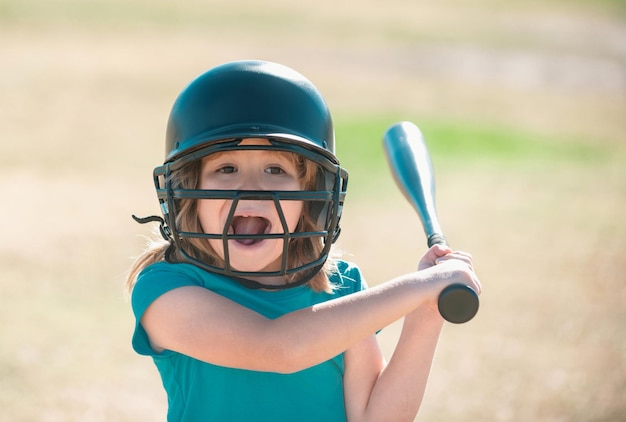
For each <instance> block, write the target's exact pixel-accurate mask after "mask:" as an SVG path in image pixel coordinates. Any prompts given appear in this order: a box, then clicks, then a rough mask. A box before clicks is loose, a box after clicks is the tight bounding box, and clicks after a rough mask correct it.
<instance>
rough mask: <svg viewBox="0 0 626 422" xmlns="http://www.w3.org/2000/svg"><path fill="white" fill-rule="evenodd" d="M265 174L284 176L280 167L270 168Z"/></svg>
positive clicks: (283, 171)
mask: <svg viewBox="0 0 626 422" xmlns="http://www.w3.org/2000/svg"><path fill="white" fill-rule="evenodd" d="M265 172H266V173H269V174H285V170H283V169H282V167H279V166H270V167H268V168H266V169H265Z"/></svg>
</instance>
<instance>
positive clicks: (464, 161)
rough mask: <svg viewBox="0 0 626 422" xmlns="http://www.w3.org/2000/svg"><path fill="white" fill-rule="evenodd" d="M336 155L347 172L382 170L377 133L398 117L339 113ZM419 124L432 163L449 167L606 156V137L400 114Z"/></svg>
mask: <svg viewBox="0 0 626 422" xmlns="http://www.w3.org/2000/svg"><path fill="white" fill-rule="evenodd" d="M335 120H336V123H335V124H336V138H337V141H336V142H337V146H336V150H337V155H338V157H339V159H340V160H341V162H342V164H343V165H344V166H345V167H346V168H347V169H348V170H349V171H350V173H351V174H357V175H359V176H360V175H364V177H365V178H367V177H368V176H367V175H372V174H380V173H381V172H386V171H388V170H387V163H386V160H385V158H384V151H383V146H382V137H383V134H384V132H385V131H386V129H387V128H388V127H390V126H391V125H392V124H394V123H395V122H396V121H398V118H394V117H392V116H391V115H388V116H386V115H373V116H370V115H362V116H351V117H345V118H344V117H341V116H340V117H338V118H336V119H335ZM404 120H409V121H412V122H414V123H416V124H418V126H419V127H420V129H421V131H422V133H423V135H424V139H425V142H426V145H427V147H428V149H429V152H430V154H431V159H432V161H433V166H434V167H436V168H442V169H444V170H445V169H448V168H450V167H455V168H460V169H463V168H465V169H472V168H476V167H507V168H508V169H511V168H519V169H529V168H531V169H532V168H537V167H545V166H561V165H570V164H571V165H584V166H594V165H601V164H602V163H604V162H606V160H608V159H609V158H610V155H611V151H610V149H609V147H608V143H607V142H602V141H601V140H597V142H591V141H589V140H583V139H577V138H575V137H568V138H567V139H561V138H559V137H551V136H549V135H546V134H537V133H532V132H527V131H523V130H519V129H516V128H513V127H506V126H498V125H494V124H488V123H483V124H480V123H469V122H463V121H458V120H446V121H443V120H424V121H421V120H420V119H417V118H415V119H412V118H410V117H409V118H408V119H404Z"/></svg>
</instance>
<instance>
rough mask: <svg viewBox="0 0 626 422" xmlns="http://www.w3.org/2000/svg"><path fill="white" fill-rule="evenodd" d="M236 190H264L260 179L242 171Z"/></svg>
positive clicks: (252, 173)
mask: <svg viewBox="0 0 626 422" xmlns="http://www.w3.org/2000/svg"><path fill="white" fill-rule="evenodd" d="M237 190H265V189H263V186H262V183H261V178H260V177H259V175H258V174H256V173H254V172H251V171H242V172H241V173H240V177H239V183H238V186H237Z"/></svg>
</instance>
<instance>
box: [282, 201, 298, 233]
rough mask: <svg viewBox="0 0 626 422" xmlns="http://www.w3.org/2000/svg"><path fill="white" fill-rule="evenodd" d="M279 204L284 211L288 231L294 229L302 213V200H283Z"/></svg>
mask: <svg viewBox="0 0 626 422" xmlns="http://www.w3.org/2000/svg"><path fill="white" fill-rule="evenodd" d="M280 206H281V207H282V209H283V212H284V213H285V219H286V220H287V226H288V227H289V231H290V232H293V231H295V230H296V227H297V226H298V222H299V221H300V216H301V215H302V207H303V205H302V201H283V202H281V204H280Z"/></svg>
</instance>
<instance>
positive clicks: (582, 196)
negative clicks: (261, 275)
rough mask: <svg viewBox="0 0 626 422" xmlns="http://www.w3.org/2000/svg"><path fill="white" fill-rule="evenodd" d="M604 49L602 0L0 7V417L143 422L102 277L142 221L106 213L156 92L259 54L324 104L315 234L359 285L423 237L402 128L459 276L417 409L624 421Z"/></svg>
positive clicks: (623, 243) (148, 147)
mask: <svg viewBox="0 0 626 422" xmlns="http://www.w3.org/2000/svg"><path fill="white" fill-rule="evenodd" d="M625 40H626V6H625V4H624V2H622V1H608V0H606V1H599V2H594V3H593V4H590V3H589V2H584V1H568V2H566V1H557V0H551V1H543V2H540V1H526V2H522V1H509V2H495V1H490V0H477V1H472V2H461V1H455V0H446V1H444V2H437V3H436V4H420V3H417V2H406V1H401V0H389V1H387V2H385V3H384V5H383V3H381V2H376V1H373V0H364V1H360V2H354V1H348V2H341V3H338V2H330V1H326V0H320V1H318V2H316V3H315V4H309V3H296V2H291V1H286V0H280V1H270V2H265V3H259V2H254V1H251V0H249V1H231V2H226V1H216V0H213V1H208V2H200V1H190V2H186V3H185V4H177V3H173V2H166V1H163V0H153V1H149V2H148V1H145V0H128V1H123V2H122V1H121V0H109V1H106V2H104V1H88V2H87V1H79V0H47V1H45V0H0V63H1V65H0V135H1V137H2V142H0V164H1V165H2V168H3V170H4V173H5V176H4V177H3V178H2V180H1V181H0V198H1V199H0V228H1V230H2V234H3V236H4V239H3V242H2V243H1V244H0V269H1V270H2V271H1V274H2V275H1V276H0V338H1V345H2V346H1V347H0V419H1V420H7V421H24V422H25V421H134V420H164V414H165V409H166V402H165V395H164V393H163V391H162V388H161V386H160V381H159V378H158V374H157V372H156V369H155V368H154V367H153V365H152V363H151V362H150V361H149V359H146V358H141V357H139V356H137V355H135V354H134V353H133V351H132V350H131V347H130V335H131V332H132V324H133V320H132V315H131V312H130V309H129V305H128V304H127V303H126V302H125V300H124V295H123V291H122V282H123V278H124V274H125V271H126V269H127V267H128V266H129V265H130V263H131V257H132V256H136V255H137V254H139V253H140V251H141V249H142V247H143V244H144V242H145V239H144V236H146V235H149V234H150V233H149V231H148V230H147V229H146V228H145V227H142V226H138V225H136V224H135V223H134V222H132V220H131V218H130V214H132V213H136V214H138V215H149V214H153V213H155V212H157V206H156V200H155V194H154V193H153V190H152V181H151V171H152V169H153V167H154V166H155V165H157V164H159V163H160V162H161V161H162V158H163V157H162V156H163V138H164V130H165V123H166V118H167V114H168V113H169V108H170V106H171V104H172V102H173V100H174V98H175V96H176V95H177V93H178V92H179V91H180V89H182V87H183V86H184V85H185V84H186V83H187V82H188V81H189V80H190V79H191V78H193V77H194V76H196V75H197V74H199V73H201V72H202V71H204V70H206V69H208V68H210V67H212V66H215V65H217V64H219V63H222V62H224V61H228V60H235V59H244V58H260V59H267V60H273V61H278V62H281V63H284V64H287V65H289V66H291V67H294V68H295V69H297V70H299V71H301V72H302V73H304V74H305V75H306V76H308V77H309V78H310V79H311V80H312V81H313V82H314V83H315V84H316V85H317V86H318V88H319V89H320V90H321V91H322V93H323V94H324V95H325V97H326V98H327V100H328V102H329V105H330V107H331V109H332V110H333V114H334V118H335V125H336V132H337V139H338V141H337V142H338V146H337V153H338V156H339V158H340V159H341V161H342V164H344V165H345V166H346V167H347V168H348V170H349V171H350V182H349V185H350V188H349V198H348V203H347V204H346V207H345V212H344V218H343V220H342V223H343V232H342V236H341V238H340V240H339V246H340V247H341V249H342V250H344V251H345V253H346V258H348V259H351V260H354V261H355V262H357V263H359V264H360V266H361V267H362V269H363V270H364V272H365V274H366V276H367V278H368V280H369V282H370V284H376V283H378V282H380V281H383V280H385V279H388V278H390V277H393V276H395V275H398V274H400V273H402V272H405V271H410V270H412V269H413V268H414V267H415V265H416V260H417V259H418V257H419V256H421V254H422V253H423V251H424V249H425V239H424V236H423V234H422V232H421V228H420V226H419V222H418V220H417V217H416V216H415V214H414V212H413V210H412V209H411V208H410V206H409V205H408V204H407V203H406V202H405V201H404V199H403V198H402V196H401V194H400V193H399V192H398V190H397V189H396V187H395V185H394V183H393V180H392V178H391V175H390V173H389V171H388V169H387V167H386V163H385V160H384V158H383V153H382V146H381V141H380V139H381V136H382V134H383V132H384V130H385V129H386V128H387V127H388V126H389V125H391V124H392V123H394V122H396V121H399V120H412V121H414V122H415V123H417V124H418V125H420V127H421V128H422V131H423V132H424V135H425V137H426V141H427V143H428V145H429V148H430V149H431V154H432V159H433V164H434V167H435V171H436V177H437V204H438V209H439V214H440V218H441V220H442V224H443V226H444V229H445V231H446V233H447V236H448V238H449V240H450V242H451V243H452V244H453V246H455V247H458V248H460V249H464V250H468V251H470V252H472V254H473V255H474V258H475V264H476V269H477V272H478V273H479V275H480V276H481V279H482V282H483V285H484V289H485V291H484V294H483V296H482V298H481V309H480V312H479V314H478V316H477V317H476V318H475V319H474V320H473V321H472V322H470V323H468V324H466V325H463V326H452V325H448V326H446V328H445V329H444V332H443V334H442V337H441V341H440V344H439V348H438V352H437V356H436V359H435V363H434V367H433V371H432V374H431V379H430V381H429V386H428V389H427V393H426V397H425V401H424V404H423V406H422V410H421V412H420V414H419V415H418V418H417V420H420V421H450V420H454V421H479V420H480V421H529V420H534V421H619V420H624V417H625V416H624V415H626V401H625V400H624V398H625V397H626V332H625V329H624V327H625V326H626V307H625V306H624V303H626V286H625V282H626V276H625V275H624V274H626V255H625V252H624V251H625V250H626V219H625V217H624V216H625V215H626V166H625V164H626V139H625V138H624V133H625V129H626V41H625ZM397 329H398V327H397V325H394V326H391V327H389V328H388V329H386V330H384V331H383V332H382V333H381V334H380V340H381V343H382V345H383V347H384V348H385V351H386V353H387V354H390V353H391V352H392V348H391V346H392V344H393V342H394V340H395V336H396V335H397ZM277 393H278V392H277ZM242 400H245V398H242Z"/></svg>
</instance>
